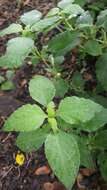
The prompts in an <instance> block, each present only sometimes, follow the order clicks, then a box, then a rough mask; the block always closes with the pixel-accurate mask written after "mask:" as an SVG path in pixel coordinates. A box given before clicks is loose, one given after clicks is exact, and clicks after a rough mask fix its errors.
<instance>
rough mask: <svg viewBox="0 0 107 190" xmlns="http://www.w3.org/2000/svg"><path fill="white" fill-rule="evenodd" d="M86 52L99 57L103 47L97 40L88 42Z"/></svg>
mask: <svg viewBox="0 0 107 190" xmlns="http://www.w3.org/2000/svg"><path fill="white" fill-rule="evenodd" d="M84 50H85V52H86V53H88V54H89V55H92V56H99V55H101V54H102V46H101V44H99V42H98V41H96V40H88V41H87V42H86V43H85V44H84Z"/></svg>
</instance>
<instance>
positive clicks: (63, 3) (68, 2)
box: [58, 0, 75, 9]
mask: <svg viewBox="0 0 107 190" xmlns="http://www.w3.org/2000/svg"><path fill="white" fill-rule="evenodd" d="M74 1H75V0H62V1H60V2H59V3H58V7H60V8H61V9H63V8H65V7H66V6H69V5H71V4H72V3H73V2H74Z"/></svg>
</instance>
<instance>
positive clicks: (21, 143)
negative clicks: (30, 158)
mask: <svg viewBox="0 0 107 190" xmlns="http://www.w3.org/2000/svg"><path fill="white" fill-rule="evenodd" d="M48 134H49V127H48V126H47V125H45V126H43V127H42V128H40V129H37V130H36V131H33V132H21V133H20V134H19V136H18V138H17V140H16V144H17V146H18V147H19V148H20V149H21V150H22V151H24V152H31V151H33V150H38V149H39V148H40V147H41V146H42V144H43V143H44V142H45V139H46V137H47V135H48Z"/></svg>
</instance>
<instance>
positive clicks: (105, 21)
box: [0, 0, 107, 188]
mask: <svg viewBox="0 0 107 190" xmlns="http://www.w3.org/2000/svg"><path fill="white" fill-rule="evenodd" d="M55 3H56V4H57V5H56V7H54V8H52V9H51V10H50V11H49V12H48V13H47V15H45V16H44V17H43V15H42V13H41V12H40V11H38V10H32V11H30V12H27V13H24V14H23V15H22V16H21V17H20V19H19V21H18V23H12V24H11V25H10V26H8V27H7V28H5V29H3V30H1V31H0V37H3V36H4V35H10V34H14V33H17V35H18V36H17V37H15V38H13V39H10V40H9V41H8V43H7V49H6V53H5V54H4V55H2V56H1V57H0V66H1V67H4V68H6V69H7V68H8V69H10V70H14V69H17V68H19V67H21V66H22V64H23V63H24V62H26V60H30V61H31V63H32V65H33V66H36V65H37V64H39V62H42V63H43V64H44V65H45V69H46V71H48V72H50V74H51V77H52V80H51V81H50V80H49V79H47V78H46V77H44V76H40V75H37V76H36V77H34V78H33V79H31V81H30V83H29V91H30V95H31V97H32V98H33V99H34V100H35V101H36V102H35V103H38V104H37V105H36V104H34V105H31V104H27V105H24V106H22V107H21V108H19V109H17V110H16V111H15V112H14V113H13V114H12V115H11V116H10V117H9V118H8V119H7V121H6V123H5V126H4V130H5V131H17V132H20V134H19V136H18V138H17V141H16V144H17V145H18V146H19V148H20V149H22V150H23V151H32V150H37V149H38V148H40V146H41V145H42V144H43V143H45V153H46V157H47V159H48V162H49V164H50V166H51V167H52V169H53V171H54V173H55V175H56V176H57V177H58V178H59V180H60V181H61V182H62V183H64V184H65V186H66V187H67V188H71V187H72V185H73V184H74V181H75V178H76V175H77V172H78V169H79V166H80V165H81V166H84V167H88V168H95V167H96V162H97V164H98V166H99V168H100V171H101V174H102V176H103V178H104V179H105V180H107V175H106V169H105V168H107V163H106V159H105V158H106V150H107V142H106V128H105V124H106V123H107V109H106V108H107V100H106V96H107V95H106V91H107V82H106V81H107V75H106V73H107V72H106V71H107V9H105V10H104V7H106V6H107V5H106V2H104V1H101V2H99V1H96V2H94V3H92V4H91V3H87V1H86V0H61V1H56V2H55ZM50 31H55V32H54V36H53V35H52V36H51V38H49V39H48V38H47V35H48V33H49V32H50ZM41 33H42V34H43V37H44V39H45V40H44V43H43V44H42V47H41V46H39V45H38V40H39V39H38V36H39V34H41ZM68 60H69V61H68ZM66 61H67V64H68V66H69V67H68V68H69V69H68V70H67V71H66V69H65V70H64V66H65V64H64V62H66ZM88 69H90V70H91V71H92V72H93V70H94V74H93V75H94V76H92V75H91V74H89V75H88V73H87V70H88ZM2 82H3V85H4V87H3V86H2V84H1V83H2ZM8 82H9V81H7V83H8ZM88 82H89V83H92V89H90V88H88V89H87V85H89V83H88ZM1 83H0V84H1V88H2V89H3V90H5V89H7V88H8V87H9V85H10V87H11V83H10V84H6V85H5V83H4V79H3V77H1ZM10 87H9V88H10ZM69 92H70V93H69ZM71 92H73V94H75V96H72V97H66V96H65V94H67V93H68V94H70V95H71ZM102 95H104V96H105V97H104V96H102ZM57 96H58V97H60V98H63V99H62V100H61V102H60V104H59V105H58V107H57V106H56V104H55V103H54V97H57ZM84 132H85V133H84ZM103 137H104V138H103ZM93 155H94V156H93ZM84 158H85V159H84Z"/></svg>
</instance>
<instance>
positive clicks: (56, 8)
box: [46, 7, 60, 17]
mask: <svg viewBox="0 0 107 190" xmlns="http://www.w3.org/2000/svg"><path fill="white" fill-rule="evenodd" d="M59 11H60V9H59V8H58V7H55V8H52V9H51V10H50V11H49V12H48V14H47V15H46V17H52V16H55V15H57V14H58V13H59Z"/></svg>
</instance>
